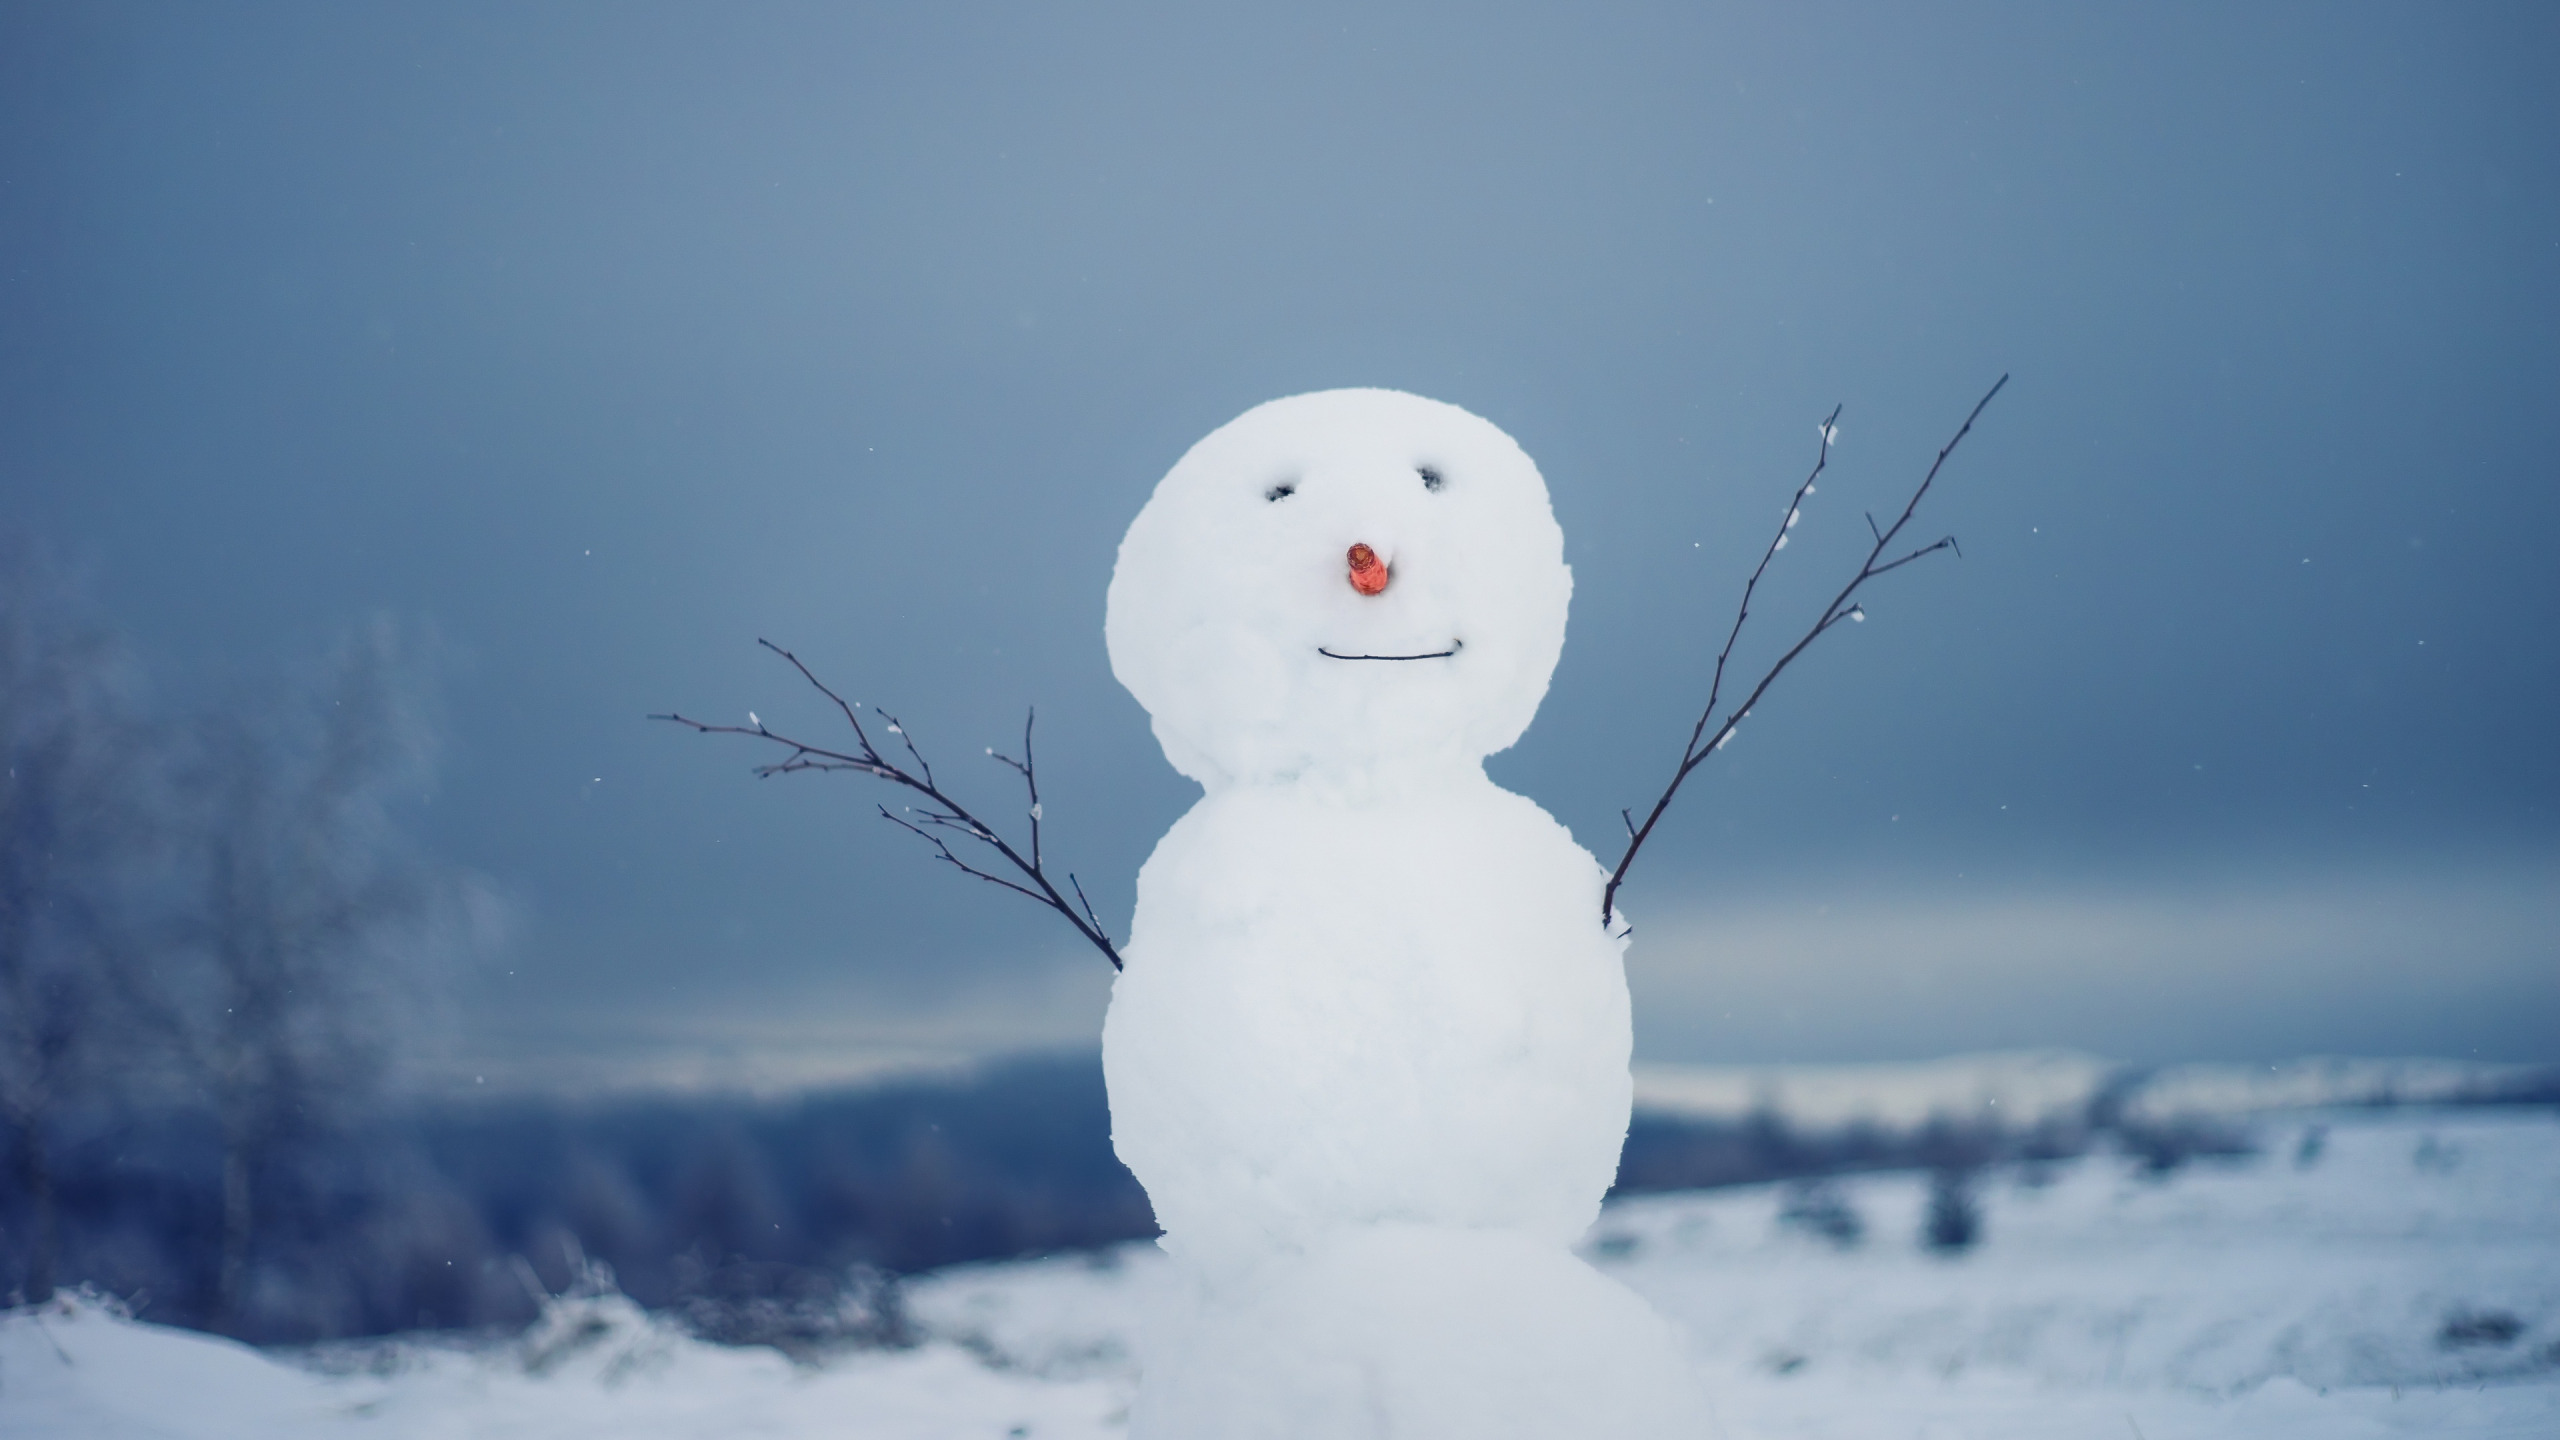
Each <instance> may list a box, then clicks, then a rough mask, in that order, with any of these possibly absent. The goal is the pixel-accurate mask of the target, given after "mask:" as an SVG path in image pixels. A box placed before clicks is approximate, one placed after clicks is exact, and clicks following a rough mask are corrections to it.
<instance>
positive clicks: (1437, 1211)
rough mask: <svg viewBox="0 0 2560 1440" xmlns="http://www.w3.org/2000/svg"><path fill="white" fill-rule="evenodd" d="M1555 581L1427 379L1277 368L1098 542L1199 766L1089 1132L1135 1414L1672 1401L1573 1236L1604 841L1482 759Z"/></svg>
mask: <svg viewBox="0 0 2560 1440" xmlns="http://www.w3.org/2000/svg"><path fill="white" fill-rule="evenodd" d="M1572 589H1573V580H1572V573H1571V571H1570V570H1569V569H1568V568H1567V567H1566V565H1565V563H1564V540H1563V534H1562V532H1561V531H1560V530H1559V529H1558V528H1557V525H1556V522H1555V517H1554V515H1553V513H1552V511H1551V510H1550V509H1549V506H1548V502H1547V492H1546V485H1545V482H1544V481H1543V480H1541V479H1540V477H1539V474H1538V470H1537V467H1536V466H1535V465H1534V464H1532V463H1531V462H1530V460H1529V457H1528V456H1527V455H1526V454H1524V453H1522V451H1521V450H1520V448H1519V446H1518V445H1516V444H1515V443H1513V441H1512V440H1511V438H1510V437H1509V436H1507V435H1505V434H1503V433H1502V432H1501V431H1500V430H1498V429H1496V428H1494V427H1493V426H1492V425H1490V424H1488V423H1486V422H1485V421H1483V420H1480V419H1478V418H1477V417H1475V416H1473V415H1471V414H1469V413H1467V412H1466V411H1464V410H1460V409H1458V408H1456V407H1454V406H1450V405H1444V404H1440V403H1438V402H1436V401H1431V400H1425V399H1421V398H1419V397H1416V396H1412V395H1405V394H1399V393H1396V392H1393V391H1386V390H1336V391H1328V392H1324V393H1321V394H1313V395H1301V396H1296V397H1294V398H1290V399H1286V400H1277V401H1273V402H1271V403H1270V404H1267V405H1263V406H1259V407H1257V408H1255V409H1253V410H1251V411H1248V412H1246V413H1245V414H1244V415H1242V416H1241V417H1239V418H1237V419H1236V420H1234V421H1232V422H1230V423H1229V424H1227V425H1226V426H1224V427H1223V428H1221V429H1219V430H1218V431H1217V432H1216V433H1214V434H1212V435H1210V436H1209V437H1208V438H1207V439H1205V440H1202V441H1201V442H1200V443H1199V444H1198V445H1196V446H1194V447H1193V448H1192V449H1191V451H1190V453H1188V454H1187V455H1185V456H1184V457H1183V458H1182V460H1181V462H1180V463H1178V464H1177V465H1175V466H1174V468H1173V470H1172V472H1171V473H1170V474H1168V475H1167V476H1166V477H1165V478H1164V480H1163V482H1162V483H1161V484H1160V485H1158V486H1157V488H1156V491H1155V494H1154V496H1153V497H1152V498H1151V499H1150V500H1149V501H1148V503H1147V505H1146V507H1145V509H1144V510H1142V511H1141V512H1140V513H1139V515H1138V518H1137V520H1136V521H1135V522H1134V523H1133V524H1132V525H1131V526H1130V527H1129V533H1128V536H1127V538H1126V539H1125V540H1124V541H1123V542H1122V544H1121V547H1120V555H1119V562H1118V565H1117V568H1116V569H1115V570H1114V572H1113V575H1112V580H1111V590H1110V600H1109V616H1108V620H1107V624H1106V635H1107V638H1108V641H1109V645H1110V652H1111V664H1112V670H1113V672H1114V673H1115V674H1116V675H1117V676H1118V677H1119V679H1120V682H1121V683H1122V684H1123V685H1125V686H1127V687H1128V689H1129V691H1130V693H1131V694H1133V695H1134V696H1136V697H1137V699H1138V701H1139V703H1140V704H1142V705H1144V706H1145V707H1146V709H1147V712H1148V714H1149V715H1150V716H1151V717H1152V720H1153V724H1154V730H1155V735H1156V738H1157V740H1158V741H1159V742H1160V743H1161V744H1162V745H1163V747H1164V752H1165V756H1166V758H1167V759H1168V760H1170V761H1171V762H1172V764H1173V766H1174V768H1176V769H1177V770H1179V771H1181V772H1182V773H1183V774H1185V775H1187V776H1189V777H1190V778H1191V779H1193V780H1195V781H1197V782H1198V783H1199V784H1200V786H1201V788H1202V790H1203V791H1204V792H1205V793H1204V794H1203V795H1202V796H1201V798H1200V801H1199V803H1198V804H1196V805H1195V806H1194V807H1193V808H1192V809H1191V811H1190V813H1188V814H1186V815H1185V816H1183V817H1182V819H1181V820H1180V821H1178V822H1177V823H1176V824H1175V825H1174V827H1173V828H1172V830H1171V831H1169V832H1168V833H1167V834H1166V835H1165V837H1164V839H1163V841H1162V842H1161V843H1159V844H1158V845H1157V847H1156V849H1155V852H1154V854H1153V855H1152V856H1151V857H1150V858H1149V859H1148V861H1147V863H1146V865H1145V867H1144V868H1143V869H1142V870H1141V871H1140V872H1139V876H1138V896H1137V910H1136V914H1135V917H1134V919H1133V921H1132V927H1131V933H1130V938H1129V942H1128V944H1127V945H1126V946H1125V947H1123V954H1124V955H1125V958H1126V962H1127V964H1126V969H1125V970H1124V971H1123V972H1122V973H1121V975H1120V976H1119V978H1118V980H1117V982H1116V984H1115V988H1114V990H1113V992H1112V998H1111V1008H1110V1014H1109V1017H1108V1019H1107V1020H1106V1022H1105V1024H1104V1028H1103V1065H1104V1070H1105V1073H1106V1075H1107V1078H1108V1080H1109V1084H1110V1095H1111V1115H1112V1140H1113V1144H1114V1146H1115V1147H1116V1148H1117V1150H1118V1152H1119V1154H1120V1158H1121V1159H1122V1160H1123V1161H1124V1162H1125V1163H1126V1164H1127V1165H1128V1166H1129V1168H1130V1169H1131V1170H1132V1171H1133V1172H1134V1173H1135V1174H1136V1175H1137V1177H1138V1179H1139V1180H1140V1181H1141V1182H1142V1183H1143V1184H1144V1185H1145V1186H1146V1189H1147V1194H1148V1197H1149V1198H1150V1199H1151V1200H1152V1201H1153V1203H1154V1206H1155V1213H1156V1217H1157V1220H1158V1222H1159V1223H1160V1224H1161V1225H1162V1227H1163V1229H1164V1237H1163V1240H1162V1244H1163V1247H1164V1249H1165V1250H1166V1251H1167V1252H1169V1254H1170V1255H1171V1256H1172V1258H1173V1260H1174V1262H1175V1264H1174V1269H1175V1270H1176V1272H1177V1274H1178V1277H1179V1278H1178V1285H1177V1287H1176V1288H1177V1291H1178V1294H1177V1297H1176V1299H1175V1301H1174V1303H1172V1304H1170V1305H1169V1306H1168V1307H1166V1308H1165V1309H1164V1310H1163V1312H1162V1313H1161V1314H1160V1315H1159V1316H1158V1318H1157V1321H1156V1323H1155V1324H1154V1326H1153V1328H1152V1330H1151V1331H1150V1333H1149V1335H1148V1337H1147V1340H1146V1350H1145V1353H1144V1354H1143V1356H1142V1357H1141V1358H1142V1360H1143V1362H1144V1382H1143V1385H1142V1388H1141V1392H1140V1396H1139V1399H1138V1402H1137V1405H1136V1408H1135V1410H1134V1412H1133V1414H1132V1434H1133V1435H1134V1436H1136V1437H1137V1440H1175V1437H1179V1440H1228V1437H1235V1440H1242V1437H1264V1436H1269V1437H1282V1436H1286V1437H1293V1440H1304V1437H1325V1440H1355V1437H1379V1440H1385V1437H1398V1440H1407V1437H1426V1436H1428V1437H1437V1436H1449V1437H1457V1436H1466V1437H1472V1440H1484V1437H1505V1436H1517V1437H1562V1436H1603V1437H1620V1436H1655V1435H1675V1434H1698V1433H1704V1430H1705V1415H1704V1409H1703V1405H1702V1404H1701V1402H1700V1401H1699V1400H1698V1399H1697V1397H1696V1395H1695V1393H1694V1391H1693V1390H1692V1388H1691V1381H1690V1379H1689V1368H1688V1366H1687V1364H1686V1363H1685V1361H1684V1359H1683V1356H1682V1353H1681V1348H1680V1345H1679V1343H1678V1340H1677V1337H1676V1336H1675V1335H1674V1333H1673V1331H1672V1329H1671V1327H1670V1326H1669V1325H1668V1324H1667V1323H1666V1322H1665V1321H1663V1320H1662V1319H1661V1318H1660V1317H1659V1316H1657V1315H1656V1314H1655V1313H1654V1312H1653V1311H1652V1310H1651V1309H1649V1308H1648V1307H1647V1306H1646V1305H1645V1304H1644V1303H1643V1302H1642V1301H1641V1300H1639V1299H1638V1298H1637V1297H1636V1296H1635V1295H1633V1294H1632V1293H1631V1292H1629V1291H1627V1290H1626V1289H1625V1288H1624V1287H1622V1286H1620V1285H1618V1284H1617V1283H1616V1282H1614V1281H1612V1280H1610V1279H1608V1278H1607V1277H1605V1276H1603V1275H1601V1274H1600V1273H1598V1272H1597V1271H1595V1270H1594V1269H1592V1268H1591V1267H1590V1266H1589V1265H1588V1264H1586V1263H1584V1262H1583V1261H1582V1260H1581V1259H1580V1258H1578V1257H1577V1256H1576V1255H1575V1254H1574V1253H1573V1250H1572V1246H1573V1245H1574V1243H1575V1242H1576V1241H1577V1240H1578V1239H1579V1238H1580V1237H1581V1236H1582V1234H1583V1233H1584V1231H1585V1230H1586V1229H1587V1228H1588V1227H1589V1226H1590V1224H1591V1222H1592V1220H1593V1219H1594V1217H1595V1216H1596V1215H1597V1214H1598V1212H1599V1208H1600V1200H1601V1196H1602V1195H1603V1193H1604V1192H1606V1191H1607V1189H1608V1188H1609V1185H1610V1182H1611V1180H1612V1178H1613V1177H1614V1175H1615V1174H1616V1170H1617V1163H1618V1152H1619V1149H1620V1146H1621V1144H1622V1143H1623V1141H1624V1139H1625V1136H1626V1129H1627V1118H1628V1108H1629V1102H1630V1086H1629V1078H1628V1071H1627V1063H1628V1053H1629V1046H1630V1031H1629V1021H1628V1002H1627V987H1626V978H1625V972H1624V968H1623V964H1622V951H1623V949H1624V945H1625V940H1624V938H1623V936H1624V932H1623V930H1622V929H1621V930H1620V931H1619V933H1617V934H1612V933H1611V927H1607V926H1604V925H1603V924H1602V922H1601V918H1600V917H1601V887H1602V885H1603V883H1604V881H1605V878H1606V877H1605V876H1604V874H1603V872H1602V870H1601V867H1600V866H1599V864H1598V863H1597V862H1596V861H1595V860H1594V859H1593V858H1592V856H1591V855H1590V853H1589V852H1587V851H1585V850H1584V849H1583V848H1582V847H1581V846H1579V845H1577V844H1575V843H1574V841H1573V838H1572V836H1571V835H1570V834H1568V833H1567V832H1566V831H1565V829H1564V827H1563V826H1561V825H1559V824H1558V823H1557V822H1556V821H1555V820H1554V819H1553V818H1551V817H1550V816H1548V814H1547V813H1546V812H1545V811H1544V810H1541V809H1540V808H1539V807H1538V806H1537V805H1535V804H1533V803H1532V802H1530V801H1529V800H1526V799H1524V798H1522V797H1520V796H1518V795H1514V794H1512V793H1510V792H1508V791H1506V790H1503V789H1502V788H1501V787H1499V786H1497V785H1495V784H1494V783H1493V782H1492V781H1491V780H1490V779H1488V778H1487V777H1486V775H1485V773H1484V760H1485V757H1487V756H1488V755H1491V754H1493V753H1494V752H1496V751H1499V750H1502V749H1504V748H1506V747H1508V746H1509V745H1511V744H1512V743H1513V742H1514V741H1516V740H1517V739H1518V738H1519V737H1520V734H1521V732H1522V731H1524V730H1525V729H1527V727H1528V724H1529V721H1530V718H1531V716H1533V715H1534V714H1535V713H1536V711H1537V708H1538V702H1539V701H1540V699H1541V698H1543V697H1544V695H1545V694H1546V689H1547V682H1548V678H1549V676H1550V675H1551V674H1552V673H1553V671H1554V669H1555V664H1556V659H1557V656H1558V654H1559V652H1560V651H1561V650H1562V648H1563V644H1564V631H1565V610H1566V605H1567V601H1568V600H1569V598H1570V597H1571V594H1572Z"/></svg>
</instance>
